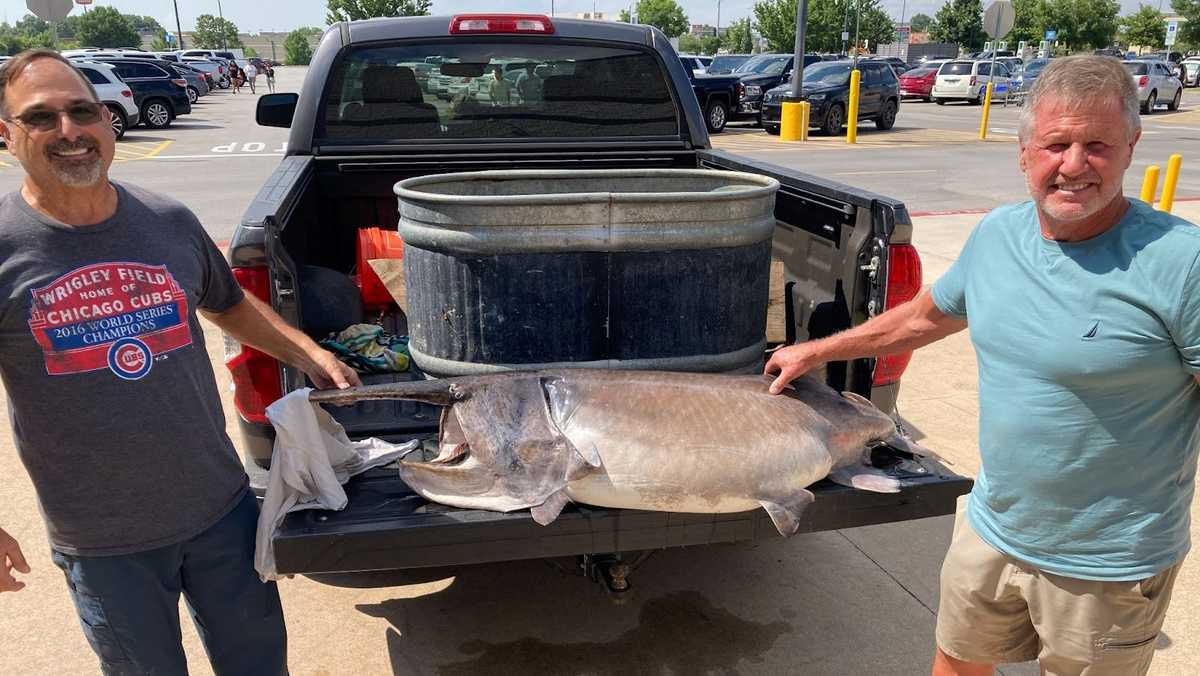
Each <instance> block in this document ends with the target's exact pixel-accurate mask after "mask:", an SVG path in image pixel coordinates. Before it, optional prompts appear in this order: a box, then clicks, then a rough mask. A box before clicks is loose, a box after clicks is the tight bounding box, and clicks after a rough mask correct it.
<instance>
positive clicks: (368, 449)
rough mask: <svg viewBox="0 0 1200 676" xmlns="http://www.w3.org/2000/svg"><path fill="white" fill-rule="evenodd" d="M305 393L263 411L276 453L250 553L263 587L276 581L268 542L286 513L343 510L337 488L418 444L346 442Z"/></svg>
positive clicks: (339, 428)
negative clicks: (263, 582)
mask: <svg viewBox="0 0 1200 676" xmlns="http://www.w3.org/2000/svg"><path fill="white" fill-rule="evenodd" d="M309 392H312V388H304V389H301V390H296V391H294V392H292V393H290V394H288V395H287V396H285V397H283V398H282V399H280V400H278V401H276V402H275V403H273V404H271V405H270V406H268V407H267V418H268V419H269V420H270V421H271V424H272V425H274V426H275V449H274V452H273V453H272V455H271V472H270V475H269V477H268V479H267V495H266V497H265V498H264V499H263V504H262V511H261V513H260V514H259V516H258V532H257V534H256V537H255V552H254V567H255V569H256V570H258V575H259V577H261V578H262V579H263V580H264V581H266V580H275V579H278V578H279V574H278V573H277V572H276V570H275V549H274V546H273V544H272V539H273V538H274V535H275V532H276V531H277V530H278V529H279V525H280V524H281V523H283V519H284V517H285V516H287V514H288V513H289V512H297V511H300V510H302V509H333V510H340V509H343V508H344V507H345V506H346V492H345V491H344V490H342V484H344V483H346V481H348V480H349V479H350V477H352V476H354V475H355V474H360V473H362V472H365V471H367V470H369V469H371V468H372V467H379V466H380V465H386V464H388V463H389V462H392V461H394V460H396V459H397V458H399V457H400V456H401V455H402V454H403V453H405V452H406V451H410V450H412V449H414V448H416V447H417V444H419V443H420V441H419V440H417V439H414V440H412V441H408V442H406V443H403V444H392V443H389V442H386V441H383V440H381V439H376V438H374V437H372V438H370V439H363V440H362V441H350V438H349V437H348V436H346V430H345V429H344V428H342V426H341V424H339V423H338V422H337V421H336V420H334V419H333V416H331V415H329V413H328V412H327V411H326V410H325V409H323V408H321V407H320V406H318V405H317V404H313V403H311V402H309V401H308V393H309Z"/></svg>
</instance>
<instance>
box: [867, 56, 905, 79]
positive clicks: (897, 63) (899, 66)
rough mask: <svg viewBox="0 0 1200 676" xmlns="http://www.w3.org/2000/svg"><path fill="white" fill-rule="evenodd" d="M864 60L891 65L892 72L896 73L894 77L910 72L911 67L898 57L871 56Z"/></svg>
mask: <svg viewBox="0 0 1200 676" xmlns="http://www.w3.org/2000/svg"><path fill="white" fill-rule="evenodd" d="M866 60H867V61H882V62H884V63H887V64H889V65H891V67H892V70H893V71H895V73H896V77H900V74H901V73H905V72H908V71H910V70H912V67H911V66H909V65H908V64H907V63H905V62H904V59H902V58H900V57H898V56H873V57H871V58H869V59H866ZM860 63H861V61H860Z"/></svg>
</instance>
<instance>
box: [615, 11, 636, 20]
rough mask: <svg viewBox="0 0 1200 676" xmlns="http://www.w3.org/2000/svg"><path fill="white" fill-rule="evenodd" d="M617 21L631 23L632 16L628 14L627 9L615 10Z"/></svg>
mask: <svg viewBox="0 0 1200 676" xmlns="http://www.w3.org/2000/svg"><path fill="white" fill-rule="evenodd" d="M617 21H620V22H621V23H633V17H632V16H631V15H630V14H629V10H627V9H623V10H621V11H620V12H617Z"/></svg>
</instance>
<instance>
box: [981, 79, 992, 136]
mask: <svg viewBox="0 0 1200 676" xmlns="http://www.w3.org/2000/svg"><path fill="white" fill-rule="evenodd" d="M991 113H992V83H991V82H989V83H987V93H986V94H984V95H983V118H982V119H980V120H979V140H980V141H985V140H987V132H988V129H987V127H988V116H990V115H991Z"/></svg>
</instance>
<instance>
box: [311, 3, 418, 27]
mask: <svg viewBox="0 0 1200 676" xmlns="http://www.w3.org/2000/svg"><path fill="white" fill-rule="evenodd" d="M432 4H433V1H432V0H327V2H326V3H325V7H326V9H328V10H329V11H328V12H327V13H326V14H325V23H326V24H334V23H337V22H338V21H362V20H363V19H370V18H372V17H377V16H426V15H427V14H429V7H430V5H432Z"/></svg>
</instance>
